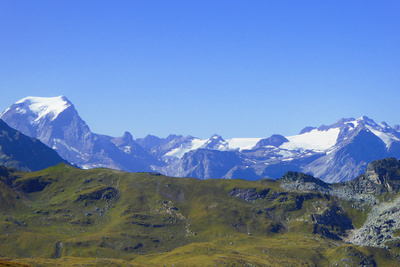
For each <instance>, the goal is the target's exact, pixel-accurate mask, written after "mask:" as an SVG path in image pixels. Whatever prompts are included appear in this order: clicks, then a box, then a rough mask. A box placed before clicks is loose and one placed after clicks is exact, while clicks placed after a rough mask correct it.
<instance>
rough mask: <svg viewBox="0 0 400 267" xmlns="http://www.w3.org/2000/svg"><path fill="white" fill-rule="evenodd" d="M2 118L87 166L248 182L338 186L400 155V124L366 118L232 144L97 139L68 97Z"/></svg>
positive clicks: (33, 100)
mask: <svg viewBox="0 0 400 267" xmlns="http://www.w3.org/2000/svg"><path fill="white" fill-rule="evenodd" d="M0 118H1V119H2V120H4V121H5V122H6V123H7V124H8V125H9V126H10V127H12V128H14V129H16V130H18V131H20V132H22V133H23V134H25V135H27V136H29V137H33V138H37V139H39V140H40V141H41V142H43V143H44V144H46V145H47V146H48V147H50V148H52V149H54V150H55V151H57V152H58V154H59V155H60V156H61V157H62V158H63V159H65V160H67V161H68V162H70V163H73V164H76V165H77V166H79V167H81V168H84V169H91V168H97V167H106V168H111V169H118V170H123V171H129V172H159V173H162V174H165V175H169V176H174V177H194V178H200V179H208V178H224V179H232V178H242V179H246V180H258V179H261V178H273V179H277V178H280V177H281V176H282V175H283V174H285V173H286V172H287V171H297V172H303V173H307V174H310V175H313V176H314V177H317V178H320V179H321V180H323V181H325V182H329V183H333V182H343V181H349V180H352V179H354V178H355V177H357V176H358V175H360V174H362V173H363V172H365V170H366V167H367V164H368V163H369V162H371V161H374V160H377V159H382V158H386V157H394V158H399V157H400V126H398V125H395V126H393V127H390V126H389V125H387V124H386V123H385V122H382V123H376V122H374V121H373V120H372V119H370V118H368V117H366V116H363V117H361V118H359V119H354V118H348V119H340V120H338V121H337V122H336V123H334V124H332V125H329V126H326V125H322V126H320V127H318V128H317V127H305V128H304V129H303V130H301V131H300V133H299V134H298V135H293V136H282V135H279V134H274V135H272V136H270V137H267V138H232V139H227V140H225V139H223V138H222V137H221V136H219V135H213V136H211V137H210V138H208V139H200V138H196V137H193V136H186V137H184V136H181V135H170V136H168V137H167V138H159V137H157V136H152V135H148V136H146V137H144V138H137V139H134V138H133V136H132V134H130V133H129V132H125V133H124V134H123V136H121V137H111V136H107V135H101V134H96V133H93V132H91V130H90V128H89V126H88V125H87V124H86V123H85V121H84V120H83V119H82V118H81V117H80V116H79V114H78V112H77V110H76V109H75V107H74V105H73V104H72V103H71V102H70V101H69V100H68V99H67V98H66V97H64V96H59V97H50V98H45V97H26V98H24V99H21V100H19V101H17V102H16V103H14V104H13V105H11V106H10V108H8V109H7V110H6V111H4V112H3V113H2V114H1V115H0Z"/></svg>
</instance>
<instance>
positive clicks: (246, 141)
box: [226, 138, 262, 150]
mask: <svg viewBox="0 0 400 267" xmlns="http://www.w3.org/2000/svg"><path fill="white" fill-rule="evenodd" d="M261 139H262V138H232V139H228V140H226V141H227V143H228V148H229V149H239V150H244V149H252V148H253V147H254V146H255V145H256V144H257V143H258V142H259V141H260V140H261Z"/></svg>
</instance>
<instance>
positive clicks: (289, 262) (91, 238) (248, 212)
mask: <svg viewBox="0 0 400 267" xmlns="http://www.w3.org/2000/svg"><path fill="white" fill-rule="evenodd" d="M280 183H281V182H280V181H273V180H260V181H256V182H251V181H244V180H240V179H237V180H197V179H192V178H190V179H189V178H170V177H165V176H162V175H158V174H150V173H125V172H121V171H114V170H109V169H93V170H80V169H76V168H73V167H71V166H68V165H65V164H60V165H57V166H55V167H51V168H48V169H45V170H42V171H38V172H32V173H23V172H17V171H13V170H11V169H6V168H1V169H0V258H1V257H2V258H1V259H2V260H3V262H8V263H9V262H14V263H15V262H18V263H23V264H28V265H33V266H57V265H58V266H71V265H73V264H79V265H84V264H85V266H101V265H103V266H108V265H114V266H149V265H150V266H164V264H167V266H171V265H172V264H174V266H188V265H189V266H190V265H197V266H200V265H201V266H207V265H212V266H214V265H217V266H222V265H230V266H235V265H238V266H265V265H267V266H285V265H286V266H310V265H311V266H313V265H317V266H329V265H333V264H337V265H335V266H359V265H360V264H364V265H365V266H375V265H376V264H378V265H379V266H381V264H383V265H382V266H397V265H398V264H399V262H398V258H397V257H398V256H397V255H396V254H395V253H393V252H391V251H390V250H387V249H381V248H372V247H356V246H353V245H349V244H346V243H345V242H344V241H343V240H344V239H345V238H346V235H347V233H348V231H349V230H351V229H353V228H354V227H357V225H360V224H361V225H362V223H363V221H365V219H366V216H365V212H366V211H365V208H363V209H358V208H356V207H355V206H354V205H353V204H352V203H351V202H349V201H343V200H339V199H337V198H335V197H332V196H329V195H327V194H322V193H319V192H317V191H313V192H307V193H301V192H290V191H286V190H284V189H282V188H281V187H280ZM3 262H2V261H0V266H7V265H6V264H7V263H4V264H3ZM2 264H3V265H2ZM346 264H347V265H346ZM369 264H370V265H369ZM374 264H375V265H374Z"/></svg>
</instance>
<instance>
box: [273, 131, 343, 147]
mask: <svg viewBox="0 0 400 267" xmlns="http://www.w3.org/2000/svg"><path fill="white" fill-rule="evenodd" d="M339 132H340V129H339V128H332V129H329V130H327V131H318V130H317V129H314V130H312V131H310V132H307V133H304V134H299V135H293V136H288V137H286V138H287V139H288V140H289V142H286V143H283V144H282V145H281V146H280V148H282V149H287V150H298V151H299V150H300V151H301V150H314V151H316V152H324V151H326V150H328V149H329V148H331V147H332V146H334V145H335V144H336V140H337V138H338V136H339Z"/></svg>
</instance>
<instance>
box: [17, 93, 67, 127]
mask: <svg viewBox="0 0 400 267" xmlns="http://www.w3.org/2000/svg"><path fill="white" fill-rule="evenodd" d="M15 104H17V105H18V104H20V107H18V108H17V111H18V112H19V113H26V112H27V111H28V110H30V111H31V112H32V113H33V114H35V115H36V118H35V121H39V120H40V119H41V118H44V117H46V116H51V118H50V120H54V119H55V118H57V116H58V115H59V114H60V113H61V112H63V111H64V110H65V109H67V108H68V107H70V106H71V105H72V104H71V102H69V101H68V99H67V98H66V97H65V96H56V97H36V96H28V97H25V98H23V99H21V100H19V101H17V102H16V103H15Z"/></svg>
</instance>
